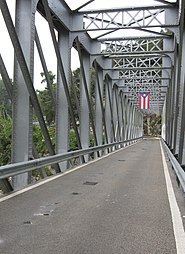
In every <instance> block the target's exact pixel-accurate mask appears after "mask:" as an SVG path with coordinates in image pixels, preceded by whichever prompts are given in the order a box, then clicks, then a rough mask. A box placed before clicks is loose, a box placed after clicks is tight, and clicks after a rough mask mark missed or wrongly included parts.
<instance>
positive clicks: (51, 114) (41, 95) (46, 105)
mask: <svg viewBox="0 0 185 254" xmlns="http://www.w3.org/2000/svg"><path fill="white" fill-rule="evenodd" d="M48 74H49V77H50V82H51V86H52V89H53V94H54V97H56V83H54V80H55V75H54V74H53V73H52V72H51V71H49V73H48ZM41 76H42V77H45V75H44V73H41ZM45 82H46V79H45V78H44V79H43V80H42V81H41V83H45ZM37 95H38V99H39V102H40V105H41V109H42V112H43V115H44V116H45V117H46V121H47V123H48V125H51V123H53V122H54V121H55V109H54V105H53V101H52V97H51V93H50V91H49V89H48V87H45V89H44V90H37Z"/></svg>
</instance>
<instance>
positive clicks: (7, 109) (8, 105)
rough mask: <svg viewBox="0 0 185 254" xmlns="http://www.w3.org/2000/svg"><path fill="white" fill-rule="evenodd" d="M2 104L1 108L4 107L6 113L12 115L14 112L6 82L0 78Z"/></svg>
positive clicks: (0, 104) (0, 103)
mask: <svg viewBox="0 0 185 254" xmlns="http://www.w3.org/2000/svg"><path fill="white" fill-rule="evenodd" d="M0 106H1V108H4V113H5V114H8V115H11V113H12V107H11V101H10V98H9V96H8V93H7V91H6V88H5V86H4V83H3V81H2V80H1V79H0ZM1 113H2V112H1Z"/></svg>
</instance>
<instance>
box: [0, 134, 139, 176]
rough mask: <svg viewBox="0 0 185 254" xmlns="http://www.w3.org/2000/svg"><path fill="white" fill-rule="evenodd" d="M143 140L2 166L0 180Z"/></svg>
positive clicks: (114, 143)
mask: <svg viewBox="0 0 185 254" xmlns="http://www.w3.org/2000/svg"><path fill="white" fill-rule="evenodd" d="M140 139H142V137H139V138H134V139H129V140H124V141H119V142H113V143H110V144H104V145H100V146H94V147H90V148H86V149H80V150H76V151H71V152H67V153H62V154H56V155H53V156H48V157H42V158H38V159H34V160H30V161H24V162H18V163H12V164H9V165H6V166H1V167H0V179H4V178H8V177H10V176H14V175H18V174H23V173H26V172H29V171H32V170H35V169H40V168H43V167H46V166H50V165H53V164H56V163H60V162H62V161H66V160H69V159H73V158H75V157H78V156H83V155H85V154H90V153H93V152H97V151H100V150H104V149H108V148H113V147H116V146H119V145H123V144H125V145H128V144H131V143H134V142H136V141H138V140H140Z"/></svg>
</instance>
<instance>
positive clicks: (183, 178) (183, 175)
mask: <svg viewBox="0 0 185 254" xmlns="http://www.w3.org/2000/svg"><path fill="white" fill-rule="evenodd" d="M162 143H163V145H164V147H165V149H166V151H167V154H168V157H169V159H170V162H171V164H172V166H173V168H174V171H175V173H176V175H177V177H178V179H179V182H180V184H181V187H182V189H183V191H184V192H185V172H184V170H183V169H182V167H181V165H180V164H179V162H178V161H177V160H176V158H175V157H174V155H173V154H172V152H171V151H170V149H169V148H168V146H167V145H166V143H165V142H164V140H163V139H162Z"/></svg>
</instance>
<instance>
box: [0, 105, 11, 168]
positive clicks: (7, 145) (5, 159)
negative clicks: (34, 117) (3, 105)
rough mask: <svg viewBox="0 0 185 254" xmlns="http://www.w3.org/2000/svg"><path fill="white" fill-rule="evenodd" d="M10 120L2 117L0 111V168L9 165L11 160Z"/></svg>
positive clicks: (7, 117)
mask: <svg viewBox="0 0 185 254" xmlns="http://www.w3.org/2000/svg"><path fill="white" fill-rule="evenodd" d="M11 137H12V120H11V118H10V117H9V116H4V114H2V111H1V109H0V140H1V142H0V166H3V165H6V164H8V163H10V159H11Z"/></svg>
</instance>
